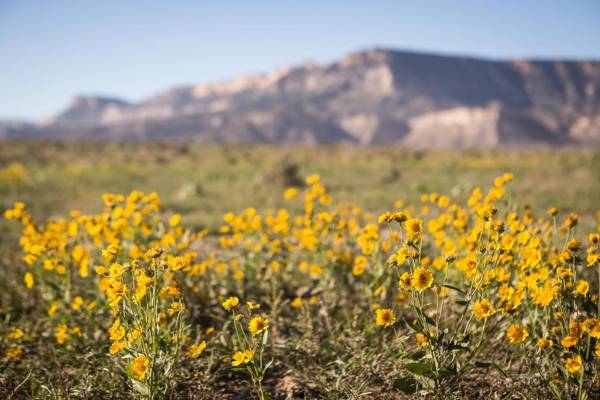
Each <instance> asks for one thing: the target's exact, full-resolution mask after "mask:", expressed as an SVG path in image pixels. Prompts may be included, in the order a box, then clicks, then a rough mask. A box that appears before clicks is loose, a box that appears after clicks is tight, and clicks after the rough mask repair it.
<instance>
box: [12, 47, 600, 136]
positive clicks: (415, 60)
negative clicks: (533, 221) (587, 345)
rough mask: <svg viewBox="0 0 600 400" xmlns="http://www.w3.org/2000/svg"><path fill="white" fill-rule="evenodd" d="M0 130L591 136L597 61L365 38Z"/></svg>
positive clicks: (97, 100)
mask: <svg viewBox="0 0 600 400" xmlns="http://www.w3.org/2000/svg"><path fill="white" fill-rule="evenodd" d="M0 137H3V138H5V139H15V138H22V139H32V138H40V139H60V140H100V141H104V140H117V141H133V140H161V141H189V142H205V143H206V142H216V143H286V144H320V143H355V144H365V145H366V144H382V145H389V144H401V145H406V146H410V147H415V148H433V147H452V148H464V147H495V146H531V145H552V146H554V145H584V146H591V145H595V146H597V145H600V62H597V61H528V60H515V61H489V60H480V59H475V58H465V57H451V56H440V55H430V54H422V53H412V52H403V51H393V50H385V49H372V50H366V51H361V52H357V53H352V54H349V55H347V56H345V57H343V58H342V59H341V60H339V61H337V62H333V63H330V64H326V65H314V64H305V65H301V66H297V67H292V68H285V69H280V70H278V71H275V72H272V73H269V74H262V75H249V76H242V77H239V78H236V79H231V80H227V81H223V82H218V83H215V84H202V85H196V86H185V87H180V88H175V89H172V90H169V91H166V92H164V93H161V94H159V95H157V96H154V97H151V98H148V99H146V100H144V101H142V102H139V103H135V104H132V103H128V102H126V101H123V100H120V99H115V98H103V97H76V98H75V99H74V100H73V101H72V102H71V104H70V105H69V107H68V108H67V109H66V110H65V111H64V112H62V113H60V114H58V115H57V116H55V117H53V118H50V119H48V120H46V121H44V122H43V123H37V124H31V123H18V122H11V123H0Z"/></svg>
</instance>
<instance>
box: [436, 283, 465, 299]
mask: <svg viewBox="0 0 600 400" xmlns="http://www.w3.org/2000/svg"><path fill="white" fill-rule="evenodd" d="M442 286H443V287H446V288H448V289H452V290H456V291H457V292H459V293H462V294H464V295H465V296H466V295H467V293H465V291H464V290H462V289H460V288H457V287H456V286H452V285H448V284H445V285H442Z"/></svg>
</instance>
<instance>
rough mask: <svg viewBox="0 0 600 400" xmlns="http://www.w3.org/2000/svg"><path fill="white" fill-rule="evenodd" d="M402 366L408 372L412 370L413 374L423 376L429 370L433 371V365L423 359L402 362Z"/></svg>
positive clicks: (429, 371)
mask: <svg viewBox="0 0 600 400" xmlns="http://www.w3.org/2000/svg"><path fill="white" fill-rule="evenodd" d="M404 368H406V369H407V370H409V371H410V372H412V373H413V374H415V375H423V376H425V375H427V374H429V373H431V371H433V365H432V364H431V363H430V362H424V361H420V362H412V363H407V364H404Z"/></svg>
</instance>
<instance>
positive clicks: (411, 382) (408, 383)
mask: <svg viewBox="0 0 600 400" xmlns="http://www.w3.org/2000/svg"><path fill="white" fill-rule="evenodd" d="M394 387H395V388H396V389H398V390H401V391H403V392H404V393H406V394H414V393H416V392H417V381H416V380H415V378H413V377H410V376H407V377H402V378H398V379H396V380H395V381H394Z"/></svg>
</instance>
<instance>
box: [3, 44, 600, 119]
mask: <svg viewBox="0 0 600 400" xmlns="http://www.w3.org/2000/svg"><path fill="white" fill-rule="evenodd" d="M371 50H380V51H393V52H397V53H412V54H419V55H425V56H438V57H449V58H465V59H474V60H480V61H488V62H511V61H517V60H526V61H531V62H553V61H562V62H600V57H598V58H575V57H573V58H569V57H566V58H543V57H515V58H494V57H486V56H480V55H476V54H466V53H463V54H459V53H450V52H443V51H434V50H426V49H414V48H394V47H385V46H367V47H363V48H360V49H356V50H354V51H350V52H347V53H344V54H342V55H340V56H338V57H336V58H334V59H332V60H328V61H324V62H317V61H314V60H311V59H306V60H304V61H300V62H296V63H289V64H285V65H281V66H278V67H275V68H273V69H271V70H263V71H249V72H246V73H240V74H238V75H234V76H230V77H225V78H222V79H217V80H213V81H196V82H187V83H181V84H176V85H173V86H169V87H165V88H162V89H158V90H157V91H155V92H153V93H151V94H149V95H147V96H143V97H141V98H138V99H130V98H128V97H126V96H122V95H119V94H118V93H106V92H101V91H100V92H89V93H74V94H73V95H71V97H70V98H69V100H68V101H67V102H66V103H65V104H61V105H58V107H57V109H56V110H55V111H54V113H52V114H49V115H45V116H42V117H39V118H29V119H27V118H10V117H3V116H2V115H0V122H1V121H15V122H27V123H39V122H42V121H43V120H45V119H47V118H51V117H53V116H54V115H56V114H58V113H60V112H61V111H63V110H64V109H66V108H68V106H69V104H71V102H73V101H74V100H76V99H79V98H99V99H105V100H115V101H123V102H125V103H128V104H131V105H135V104H136V103H139V102H141V101H144V100H146V99H148V98H151V97H153V96H156V95H159V94H161V93H164V92H166V91H169V90H175V89H179V88H186V87H190V86H196V85H213V84H217V83H220V82H227V81H229V80H233V79H236V78H238V77H240V76H260V75H268V74H269V73H272V72H274V71H277V70H278V69H282V68H288V67H289V68H295V67H301V66H302V65H304V64H306V63H315V64H316V65H319V66H322V65H327V64H331V63H335V62H336V61H339V60H340V59H341V58H342V57H344V56H347V55H350V54H356V53H362V52H366V51H371Z"/></svg>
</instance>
